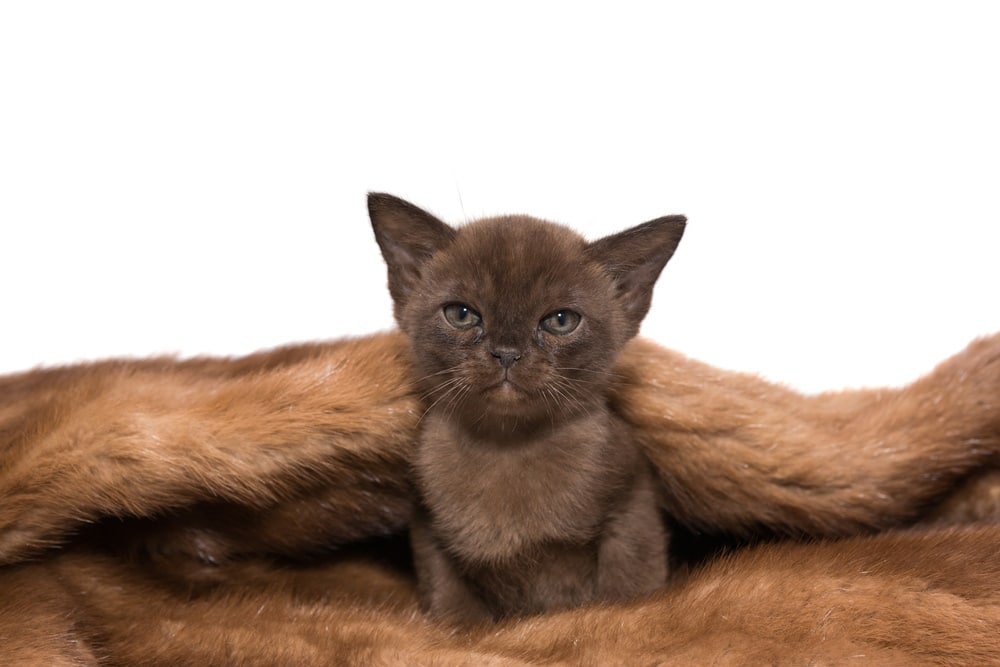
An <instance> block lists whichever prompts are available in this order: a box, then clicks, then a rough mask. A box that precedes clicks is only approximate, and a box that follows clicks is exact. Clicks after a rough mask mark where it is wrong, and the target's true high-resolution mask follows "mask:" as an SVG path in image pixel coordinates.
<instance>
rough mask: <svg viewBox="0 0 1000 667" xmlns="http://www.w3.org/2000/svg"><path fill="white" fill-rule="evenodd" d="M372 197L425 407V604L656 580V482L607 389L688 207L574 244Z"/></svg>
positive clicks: (636, 587)
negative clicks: (457, 223) (456, 220)
mask: <svg viewBox="0 0 1000 667" xmlns="http://www.w3.org/2000/svg"><path fill="white" fill-rule="evenodd" d="M368 203H369V211H370V214H371V221H372V226H373V228H374V230H375V236H376V239H377V240H378V244H379V246H380V248H381V249H382V254H383V256H384V257H385V260H386V263H387V265H388V268H389V289H390V292H391V294H392V297H393V300H394V302H395V315H396V319H397V321H398V322H399V325H400V327H401V328H402V329H403V331H404V332H405V333H406V334H407V335H408V336H409V338H410V340H411V342H412V346H413V351H414V357H415V363H416V365H417V373H418V377H419V378H420V380H419V383H420V388H421V389H422V390H423V391H424V392H426V396H427V397H428V403H429V405H430V407H429V408H428V409H427V412H426V414H425V416H424V420H423V422H424V423H423V429H422V434H421V438H420V443H419V446H418V448H417V452H416V455H415V458H414V467H415V471H416V483H417V486H418V489H419V495H420V503H419V504H420V506H419V507H418V509H417V510H416V512H415V516H414V518H413V521H412V524H411V535H412V541H413V551H414V557H415V561H416V566H417V573H418V582H419V586H420V591H421V598H422V601H423V603H424V606H425V607H426V608H428V609H429V611H430V612H431V613H432V614H433V615H435V616H440V617H449V618H453V619H456V620H465V621H472V620H479V619H484V618H503V617H506V616H511V615H516V614H523V613H537V612H542V611H547V610H552V609H559V608H565V607H570V606H576V605H579V604H582V603H585V602H588V601H592V600H598V599H603V600H612V599H624V598H628V597H632V596H635V595H637V594H642V593H647V592H650V591H652V590H654V589H655V588H657V587H658V586H660V585H661V584H662V583H663V582H664V580H665V578H666V574H667V564H666V540H667V538H666V534H665V530H664V528H663V525H662V523H661V521H660V517H659V514H658V512H659V510H658V501H657V498H656V492H655V484H654V478H653V475H652V473H651V471H650V467H649V463H648V461H647V460H646V459H645V458H644V457H643V456H642V455H641V454H640V453H639V450H638V448H637V447H636V445H635V444H634V443H633V442H631V440H630V437H629V435H628V432H627V430H626V429H625V427H624V425H623V423H622V422H621V420H620V419H619V418H618V417H616V416H614V415H613V413H612V412H611V410H610V409H609V407H608V404H607V399H608V393H609V391H610V380H611V374H612V367H613V364H614V363H615V360H616V358H617V356H618V353H619V352H620V351H621V349H622V347H623V346H624V345H625V343H626V342H627V341H628V340H629V339H630V338H632V337H633V336H634V335H635V334H636V332H637V331H638V329H639V325H640V323H641V321H642V318H643V317H644V316H645V314H646V311H647V310H648V309H649V303H650V298H651V296H652V290H653V284H654V282H655V281H656V279H657V277H658V276H659V274H660V272H661V271H662V269H663V267H664V265H665V264H666V263H667V261H668V260H669V259H670V257H671V256H672V255H673V253H674V250H675V249H676V247H677V244H678V243H679V242H680V239H681V236H682V234H683V231H684V224H685V223H684V218H683V217H681V216H672V217H665V218H660V219H657V220H653V221H651V222H647V223H645V224H642V225H639V226H637V227H634V228H632V229H629V230H626V231H624V232H621V233H619V234H615V235H613V236H609V237H606V238H604V239H601V240H598V241H595V242H593V243H587V242H586V241H584V239H583V238H582V237H581V236H579V235H578V234H576V233H575V232H573V231H571V230H569V229H567V228H565V227H562V226H559V225H555V224H552V223H549V222H543V221H541V220H536V219H534V218H529V217H525V216H510V217H501V218H490V219H485V220H480V221H477V222H473V223H470V224H468V225H465V226H463V227H460V228H458V229H455V228H452V227H450V226H448V225H446V224H445V223H443V222H441V221H440V220H438V219H437V218H435V217H434V216H432V215H430V214H429V213H427V212H425V211H423V210H421V209H419V208H417V207H415V206H413V205H412V204H409V203H407V202H404V201H402V200H400V199H397V198H395V197H392V196H389V195H384V194H372V195H370V197H369V200H368Z"/></svg>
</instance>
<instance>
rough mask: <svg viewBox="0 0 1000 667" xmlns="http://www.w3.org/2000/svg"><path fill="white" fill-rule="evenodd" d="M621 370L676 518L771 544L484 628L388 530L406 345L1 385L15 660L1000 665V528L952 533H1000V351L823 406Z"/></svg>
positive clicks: (969, 355) (165, 364)
mask: <svg viewBox="0 0 1000 667" xmlns="http://www.w3.org/2000/svg"><path fill="white" fill-rule="evenodd" d="M616 373H617V375H618V376H619V377H620V379H619V381H618V383H617V385H616V387H615V390H614V394H613V405H614V409H615V410H616V412H617V413H618V414H619V415H620V416H621V418H623V419H624V420H625V421H626V423H627V424H628V425H629V427H630V428H631V429H632V431H633V434H634V437H635V438H636V439H637V441H638V442H639V443H641V445H642V447H643V449H644V451H645V452H646V454H647V456H648V457H649V458H650V460H651V461H652V462H653V464H654V467H655V469H656V471H657V475H658V479H659V483H660V488H661V490H662V491H663V492H664V507H663V509H664V510H665V511H666V512H667V513H668V514H669V515H670V516H672V517H673V519H674V521H675V522H677V524H678V525H679V526H682V527H686V528H687V529H688V530H689V531H691V533H692V534H694V533H711V534H718V535H723V536H730V537H743V538H748V539H753V538H755V537H760V536H762V535H764V536H767V537H768V539H769V540H771V543H770V544H765V545H761V546H757V547H748V546H742V547H738V548H735V549H733V550H731V551H729V552H728V553H727V554H726V555H723V556H717V557H714V558H712V559H710V560H709V561H708V562H707V563H706V564H702V565H698V564H692V565H691V566H690V567H688V568H682V569H681V570H679V571H678V574H677V576H676V577H675V578H674V579H673V580H672V581H671V582H670V583H669V584H668V585H667V586H665V587H664V588H663V589H661V590H660V591H658V592H656V593H654V594H652V595H650V596H648V597H645V598H641V599H638V600H635V601H632V602H629V603H623V604H619V605H594V606H588V607H583V608H580V609H575V610H570V611H565V612H561V613H553V614H546V615H543V616H539V617H533V618H530V619H525V620H521V621H517V620H511V621H507V622H505V623H503V624H501V625H498V626H488V627H483V628H480V629H474V630H470V631H468V632H463V633H459V634H455V633H453V632H452V631H451V630H450V629H449V628H447V627H445V626H441V625H438V624H436V623H434V622H432V621H429V620H427V619H426V618H425V617H424V616H422V615H421V614H420V613H419V611H418V608H417V602H416V596H415V588H414V580H413V578H412V575H411V574H410V573H409V572H408V570H407V569H406V567H405V565H403V566H398V565H396V564H394V561H391V560H387V558H388V557H389V555H390V554H391V553H393V552H394V550H393V549H390V548H389V547H388V546H385V545H387V544H390V543H393V541H392V540H391V539H388V538H385V539H388V541H383V540H381V539H380V540H379V541H377V542H376V543H374V544H372V543H370V542H369V540H370V538H373V537H375V538H378V537H379V536H387V535H393V534H397V533H399V532H400V531H402V530H404V529H405V527H406V522H407V517H408V515H409V511H410V502H411V493H412V492H411V489H410V486H409V481H408V460H409V456H410V450H411V447H412V443H413V442H414V441H415V439H416V434H417V431H418V428H419V416H420V413H421V406H420V404H419V401H418V400H417V398H416V397H415V391H414V389H413V387H412V384H411V378H412V371H411V362H410V357H409V351H408V347H407V343H406V341H405V339H404V338H403V337H402V336H401V335H400V334H396V333H392V334H382V335H376V336H370V337H367V338H362V339H357V340H351V341H342V342H337V343H331V344H321V345H307V346H299V347H291V348H285V349H281V350H276V351H273V352H266V353H261V354H257V355H252V356H250V357H246V358H242V359H234V360H224V359H203V360H193V361H182V362H178V361H172V360H165V359H164V360H150V361H135V362H131V361H130V362H103V363H98V364H90V365H78V366H71V367H67V368H62V369H50V370H37V371H31V372H28V373H23V374H20V375H13V376H8V377H5V378H0V562H2V563H3V565H2V566H0V647H2V649H0V650H2V651H3V653H4V658H5V662H6V663H8V664H53V665H96V664H112V665H132V664H144V665H146V664H150V665H188V664H199V665H231V664H260V665H263V664H296V665H325V664H365V663H367V664H441V665H460V664H479V663H492V664H532V663H566V664H570V663H572V664H615V663H629V664H635V663H640V664H649V663H659V664H677V665H682V664H722V665H724V664H734V665H735V664H758V663H767V662H771V663H774V664H847V663H849V662H852V661H854V660H865V661H866V662H867V663H868V664H889V665H893V664H898V665H915V664H952V665H962V664H968V665H982V664H996V663H1000V632H998V630H1000V590H998V583H997V582H1000V576H998V575H1000V558H998V557H997V545H998V544H1000V528H997V527H993V526H992V525H983V524H980V525H966V526H960V525H956V524H959V523H962V522H966V521H970V520H981V519H984V518H985V519H993V518H995V516H996V515H995V514H992V513H993V509H992V508H993V505H992V504H991V502H990V501H989V499H990V497H991V496H992V493H993V490H994V489H995V486H993V485H992V484H991V483H990V479H991V477H990V475H991V474H992V473H991V472H989V471H990V470H992V468H993V466H995V464H996V460H997V459H996V457H997V454H998V451H1000V336H993V337H991V338H986V339H982V340H979V341H977V342H975V343H973V344H972V345H970V346H969V347H968V348H967V349H966V350H964V351H963V352H961V353H960V354H958V355H956V356H954V357H953V358H951V359H949V360H947V361H945V362H944V363H942V364H941V365H940V366H938V368H936V369H935V370H934V371H933V372H931V373H930V374H928V375H927V376H926V377H924V378H923V379H921V380H918V381H917V382H915V383H913V384H911V385H909V386H907V387H904V388H902V389H894V390H888V389H886V390H870V391H856V392H845V393H836V394H823V395H819V396H802V395H799V394H796V393H794V392H792V391H789V390H787V389H784V388H781V387H777V386H774V385H772V384H769V383H766V382H764V381H762V380H760V379H757V378H754V377H751V376H746V375H739V374H733V373H727V372H724V371H719V370H716V369H713V368H711V367H709V366H706V365H704V364H700V363H698V362H695V361H691V360H689V359H686V358H684V357H682V356H680V355H678V354H676V353H673V352H670V351H667V350H664V349H662V348H659V347H658V346H656V345H654V344H652V343H650V342H648V341H642V340H637V341H633V342H632V343H630V344H629V346H628V347H627V348H626V349H625V351H624V353H623V355H622V357H621V358H620V360H619V364H618V366H617V368H616ZM970 475H973V476H975V478H972V477H969V476H970ZM967 479H968V480H970V481H968V482H966V481H965V480H967ZM984 480H985V481H984ZM956 489H958V490H957V491H956ZM949 494H953V495H951V496H950V498H951V499H950V500H949V499H948V498H949ZM963 494H965V496H963ZM980 501H982V502H980ZM977 512H985V513H986V514H985V516H983V515H982V514H977ZM922 518H923V519H924V523H923V524H921V526H919V527H917V528H910V529H907V530H901V528H902V527H903V526H905V525H907V524H910V523H912V522H913V521H916V520H920V519H922ZM942 526H943V527H942ZM874 531H889V532H881V533H877V534H873V532H874ZM781 536H788V537H794V538H798V540H796V541H789V540H787V539H778V538H780V537H781ZM803 539H805V540H806V541H804V542H802V540H803ZM362 543H367V544H368V549H369V550H368V551H364V550H361V546H362Z"/></svg>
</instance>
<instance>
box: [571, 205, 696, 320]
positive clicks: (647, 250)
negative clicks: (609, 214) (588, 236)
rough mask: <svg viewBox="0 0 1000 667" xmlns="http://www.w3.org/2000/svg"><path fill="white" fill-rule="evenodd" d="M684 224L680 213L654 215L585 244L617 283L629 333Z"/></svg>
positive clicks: (643, 311) (644, 309) (643, 310)
mask: <svg viewBox="0 0 1000 667" xmlns="http://www.w3.org/2000/svg"><path fill="white" fill-rule="evenodd" d="M686 223H687V218H685V217H684V216H683V215H670V216H667V217H665V218H657V219H656V220H650V221H649V222H645V223H643V224H641V225H638V226H636V227H632V228H631V229H626V230H625V231H623V232H619V233H618V234H613V235H612V236H606V237H604V238H603V239H599V240H597V241H594V242H593V243H591V244H589V245H588V246H587V253H588V254H589V255H590V257H591V258H593V259H594V260H595V261H597V262H598V263H599V264H600V265H601V266H603V267H604V270H605V271H607V272H608V274H609V275H610V276H611V277H612V278H613V279H614V281H615V283H616V284H617V287H618V296H619V298H620V299H621V300H622V303H623V305H624V306H625V313H626V315H627V316H628V319H629V325H630V327H631V331H630V334H631V335H635V334H636V333H637V332H638V331H639V324H640V323H641V322H642V318H644V317H645V316H646V312H647V311H648V310H649V302H650V300H651V299H652V298H653V284H654V283H655V282H656V279H657V278H658V277H659V276H660V272H661V271H663V267H664V266H666V264H667V260H669V259H670V258H671V257H672V256H673V254H674V250H676V249H677V244H678V243H680V242H681V236H683V235H684V226H685V224H686Z"/></svg>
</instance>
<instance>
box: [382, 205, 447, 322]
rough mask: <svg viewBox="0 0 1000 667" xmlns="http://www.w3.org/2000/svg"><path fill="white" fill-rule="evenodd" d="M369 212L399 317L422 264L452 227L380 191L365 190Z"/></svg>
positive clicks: (436, 248)
mask: <svg viewBox="0 0 1000 667" xmlns="http://www.w3.org/2000/svg"><path fill="white" fill-rule="evenodd" d="M368 215H369V217H370V218H371V223H372V229H373V230H374V232H375V240H376V241H377V242H378V246H379V248H380V249H381V250H382V257H383V258H385V263H386V265H387V266H388V268H389V293H390V294H391V295H392V300H393V302H394V304H395V313H396V318H397V319H398V318H399V314H400V312H401V311H402V308H403V304H405V302H406V299H407V297H408V296H409V294H410V292H411V291H412V290H413V288H414V286H415V285H416V284H417V282H418V281H419V280H420V271H421V268H422V267H423V265H424V264H425V263H426V262H427V260H429V259H430V258H431V256H432V255H434V253H436V252H437V251H438V250H440V249H441V248H443V247H445V246H446V245H448V243H450V242H451V240H452V239H453V238H454V237H455V230H454V229H453V228H452V227H450V226H448V225H447V224H445V223H444V222H441V221H440V220H438V219H437V218H436V217H434V216H433V215H431V214H430V213H428V212H427V211H425V210H423V209H421V208H419V207H417V206H414V205H413V204H411V203H410V202H408V201H405V200H403V199H400V198H399V197H394V196H392V195H389V194H385V193H382V192H370V193H368Z"/></svg>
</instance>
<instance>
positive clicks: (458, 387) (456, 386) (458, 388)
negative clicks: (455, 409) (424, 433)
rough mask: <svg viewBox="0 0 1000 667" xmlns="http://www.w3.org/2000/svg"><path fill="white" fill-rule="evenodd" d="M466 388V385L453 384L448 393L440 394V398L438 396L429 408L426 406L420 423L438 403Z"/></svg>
mask: <svg viewBox="0 0 1000 667" xmlns="http://www.w3.org/2000/svg"><path fill="white" fill-rule="evenodd" d="M467 387H468V385H465V384H454V385H453V386H452V387H451V388H450V389H448V391H446V392H445V393H443V394H441V396H439V397H438V399H437V400H436V401H434V402H433V403H431V404H430V405H429V406H427V409H426V410H424V411H423V414H421V415H420V421H423V418H424V417H426V416H427V413H428V412H430V411H431V410H433V409H434V406H436V405H437V404H438V403H440V402H441V401H443V400H445V399H446V398H448V397H449V396H452V397H454V394H455V392H459V393H461V392H462V391H463V390H464V389H465V388H467ZM445 405H446V406H447V405H450V402H449V403H446V404H445Z"/></svg>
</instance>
